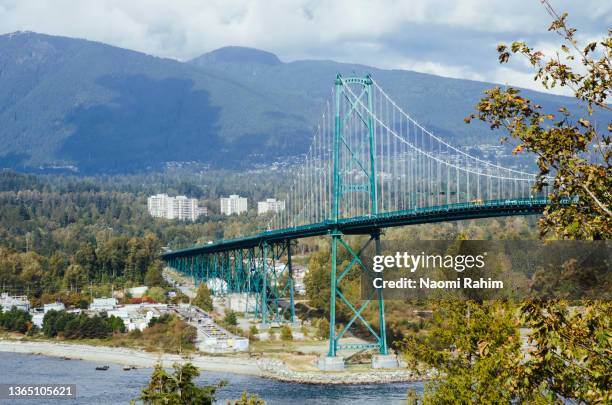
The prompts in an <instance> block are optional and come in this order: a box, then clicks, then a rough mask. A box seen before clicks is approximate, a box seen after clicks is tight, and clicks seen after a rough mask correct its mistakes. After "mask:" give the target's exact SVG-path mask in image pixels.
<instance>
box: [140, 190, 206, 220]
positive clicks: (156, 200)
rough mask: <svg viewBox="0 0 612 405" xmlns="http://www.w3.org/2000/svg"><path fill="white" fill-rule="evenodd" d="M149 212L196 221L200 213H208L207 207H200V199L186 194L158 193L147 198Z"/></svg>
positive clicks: (159, 216) (169, 217)
mask: <svg viewBox="0 0 612 405" xmlns="http://www.w3.org/2000/svg"><path fill="white" fill-rule="evenodd" d="M147 208H148V210H149V214H150V215H151V216H153V217H156V218H166V219H180V220H184V221H195V220H196V219H197V218H198V217H199V216H200V215H207V214H208V212H207V210H206V207H199V206H198V200H197V199H195V198H187V197H186V196H184V195H179V196H176V197H169V196H168V194H157V195H153V196H151V197H149V198H148V199H147Z"/></svg>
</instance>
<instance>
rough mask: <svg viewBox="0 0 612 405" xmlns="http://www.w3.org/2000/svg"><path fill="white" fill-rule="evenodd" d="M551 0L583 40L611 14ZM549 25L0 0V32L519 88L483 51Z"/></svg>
mask: <svg viewBox="0 0 612 405" xmlns="http://www.w3.org/2000/svg"><path fill="white" fill-rule="evenodd" d="M554 3H555V4H554V5H555V6H558V7H559V9H560V10H559V11H561V8H564V7H565V8H569V11H570V18H571V19H570V22H576V23H577V24H581V26H580V28H582V29H583V30H584V31H587V32H586V33H585V35H586V36H591V37H592V36H595V37H596V36H597V34H598V33H600V32H603V31H605V30H606V29H607V28H608V26H609V24H610V21H611V18H612V17H611V16H612V3H611V2H609V1H606V0H583V1H580V2H575V3H571V2H563V3H562V2H561V1H560V0H559V1H555V2H554ZM557 3H558V4H557ZM549 21H550V18H549V16H548V15H547V14H546V13H545V11H544V10H543V9H542V7H541V6H540V4H539V1H537V0H515V1H512V2H510V1H507V0H411V1H406V0H378V1H374V0H320V1H316V0H205V1H202V0H173V1H167V0H129V1H125V0H89V1H87V0H0V33H6V32H12V31H17V30H31V31H37V32H43V33H49V34H53V35H65V36H72V37H80V38H87V39H90V40H95V41H101V42H105V43H109V44H112V45H116V46H120V47H124V48H129V49H134V50H138V51H142V52H146V53H149V54H153V55H158V56H164V57H171V58H177V59H181V60H185V59H189V58H193V57H195V56H198V55H200V54H202V53H204V52H207V51H210V50H213V49H216V48H219V47H222V46H226V45H243V46H252V47H257V48H261V49H265V50H269V51H272V52H274V53H276V54H278V55H279V57H280V58H281V59H282V60H285V61H288V60H294V59H304V58H309V59H313V58H316V59H333V60H339V61H347V62H357V63H364V64H372V65H375V66H381V67H387V68H408V69H414V70H418V71H422V72H427V73H434V74H440V75H443V76H450V77H460V78H468V79H476V80H481V79H484V80H495V81H498V78H502V79H503V78H506V77H507V78H512V80H514V79H516V80H519V81H520V84H523V83H526V80H525V79H524V77H523V74H521V73H520V71H521V70H522V69H521V67H517V70H511V71H509V70H507V69H504V68H499V67H497V66H496V65H495V56H494V54H492V53H491V50H492V49H494V46H495V44H496V43H498V42H507V41H511V40H513V39H516V38H519V37H522V38H525V39H527V40H529V41H530V42H541V41H542V40H541V39H540V38H541V37H543V36H546V35H549V36H550V35H553V34H549V33H546V28H547V26H548V24H549ZM485 47H486V48H487V49H484V48H485ZM523 68H524V67H523ZM516 84H519V83H516Z"/></svg>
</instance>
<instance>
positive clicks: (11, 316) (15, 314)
mask: <svg viewBox="0 0 612 405" xmlns="http://www.w3.org/2000/svg"><path fill="white" fill-rule="evenodd" d="M0 328H3V329H5V330H8V331H12V332H19V333H26V332H28V331H29V330H30V328H32V315H30V314H29V313H28V312H26V311H22V310H21V309H17V308H16V307H12V308H11V309H9V310H8V311H4V312H3V311H2V307H0Z"/></svg>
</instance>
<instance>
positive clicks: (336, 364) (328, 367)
mask: <svg viewBox="0 0 612 405" xmlns="http://www.w3.org/2000/svg"><path fill="white" fill-rule="evenodd" d="M318 366H319V370H321V371H342V370H344V359H343V358H342V357H329V356H321V357H319V364H318Z"/></svg>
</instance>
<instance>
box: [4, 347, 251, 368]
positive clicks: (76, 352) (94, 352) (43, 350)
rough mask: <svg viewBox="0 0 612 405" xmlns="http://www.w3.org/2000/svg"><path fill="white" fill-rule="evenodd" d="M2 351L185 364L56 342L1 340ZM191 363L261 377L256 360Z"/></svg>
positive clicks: (170, 357) (195, 359)
mask: <svg viewBox="0 0 612 405" xmlns="http://www.w3.org/2000/svg"><path fill="white" fill-rule="evenodd" d="M0 352H13V353H30V354H42V355H45V356H54V357H67V358H70V359H80V360H89V361H94V362H97V363H100V364H107V363H114V364H121V365H131V366H136V367H153V366H154V365H155V364H156V363H157V362H159V361H161V362H162V364H163V365H164V366H171V365H172V363H174V362H177V361H184V359H183V358H181V357H180V356H178V355H175V354H167V353H149V352H145V351H141V350H134V349H126V348H118V347H105V346H88V345H79V344H67V343H54V342H20V341H15V340H0ZM189 361H191V362H192V363H193V364H194V365H195V366H197V367H198V368H200V369H201V370H205V371H215V372H227V373H236V374H247V375H261V370H260V368H259V366H258V365H257V361H256V360H250V359H247V358H236V357H213V356H203V355H192V356H190V357H189Z"/></svg>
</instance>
